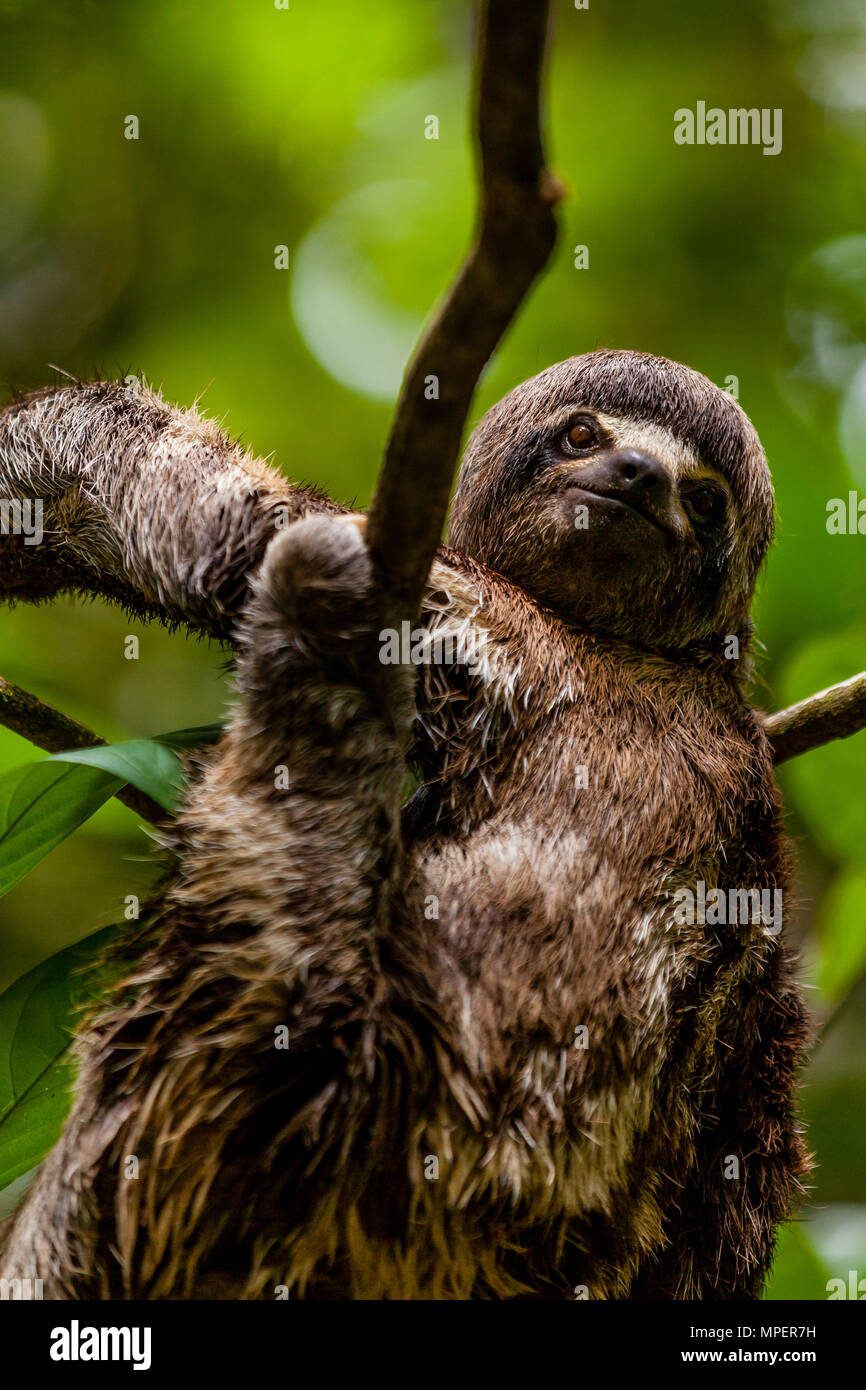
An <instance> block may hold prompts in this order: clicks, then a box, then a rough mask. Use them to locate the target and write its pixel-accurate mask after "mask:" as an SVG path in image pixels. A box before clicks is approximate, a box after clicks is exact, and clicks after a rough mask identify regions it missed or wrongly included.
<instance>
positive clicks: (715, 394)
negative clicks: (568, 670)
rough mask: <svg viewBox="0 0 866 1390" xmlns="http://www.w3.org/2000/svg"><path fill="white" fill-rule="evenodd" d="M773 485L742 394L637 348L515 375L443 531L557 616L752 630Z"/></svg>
mask: <svg viewBox="0 0 866 1390" xmlns="http://www.w3.org/2000/svg"><path fill="white" fill-rule="evenodd" d="M772 535H773V489H772V484H771V481H770V473H769V470H768V468H767V461H766V459H765V457H764V452H763V449H762V448H761V444H760V440H759V439H758V436H757V434H756V433H755V430H754V428H753V427H752V425H751V423H750V422H749V420H748V418H747V416H746V415H745V414H744V412H743V411H742V409H741V408H740V406H739V405H738V404H737V402H736V401H735V400H733V398H732V397H731V396H729V395H727V394H726V393H725V392H724V391H722V390H721V389H720V388H719V387H718V386H715V385H714V384H713V382H711V381H709V380H708V379H707V378H706V377H705V376H702V375H701V374H700V373H699V372H695V371H692V370H691V369H690V368H689V367H683V366H680V364H679V363H677V362H670V361H668V359H667V358H665V357H652V356H650V355H649V354H648V353H641V352H614V351H602V352H591V353H587V354H586V355H585V356H583V357H572V358H569V360H568V361H566V362H560V363H558V364H557V365H556V366H555V367H548V369H547V370H546V371H543V372H541V373H540V374H539V375H538V376H536V377H533V378H532V379H531V380H529V381H525V382H523V383H522V385H520V386H518V387H517V388H516V390H514V391H512V392H511V394H510V395H508V396H506V397H505V398H504V400H501V401H500V402H499V403H498V405H495V406H494V407H493V409H492V410H490V411H488V413H487V414H486V415H485V416H484V418H483V419H482V421H481V423H480V424H479V425H478V427H477V429H476V430H475V432H474V433H473V435H472V437H471V439H470V441H469V444H468V446H467V450H466V454H465V456H464V459H463V464H462V467H461V470H460V477H459V480H458V484H457V491H456V495H455V499H454V507H453V512H452V521H451V535H450V543H451V544H452V545H453V546H455V547H456V548H457V549H459V550H462V551H464V552H465V553H466V554H468V555H471V556H473V557H474V558H475V559H477V560H480V561H482V562H483V563H484V564H485V565H488V566H489V567H490V568H491V569H495V570H497V571H499V573H501V574H504V575H506V576H507V577H508V578H509V579H512V580H513V581H514V582H515V583H517V584H519V585H520V586H521V588H523V589H525V590H526V591H527V593H529V594H531V595H532V596H533V597H534V598H536V599H537V600H538V601H539V602H540V603H542V604H544V605H545V606H546V607H548V608H551V609H552V610H553V611H554V612H555V613H556V614H557V615H558V616H559V617H561V618H563V619H565V620H566V621H567V622H572V623H576V624H579V625H580V626H586V627H592V628H594V629H597V630H600V631H604V632H609V633H612V634H613V635H615V636H619V637H624V638H626V639H628V640H630V641H634V642H639V643H641V644H645V645H649V646H655V647H661V648H665V649H670V648H676V647H681V646H685V645H687V644H691V643H702V642H706V643H712V642H713V641H714V640H716V639H721V638H723V637H724V636H726V635H728V634H731V633H736V634H738V635H739V636H740V637H741V638H746V637H747V636H748V632H749V606H750V603H751V598H752V592H753V589H754V585H755V579H756V576H757V573H758V570H759V568H760V565H761V562H762V560H763V558H764V556H765V554H766V551H767V547H768V545H769V544H770V541H771V539H772Z"/></svg>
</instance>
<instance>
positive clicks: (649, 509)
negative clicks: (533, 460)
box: [564, 483, 676, 539]
mask: <svg viewBox="0 0 866 1390" xmlns="http://www.w3.org/2000/svg"><path fill="white" fill-rule="evenodd" d="M564 490H565V492H566V493H573V492H574V493H578V494H579V495H580V496H581V497H586V498H588V499H590V498H591V499H592V501H593V502H604V503H606V504H607V505H608V506H609V507H611V508H613V509H615V510H622V511H625V512H630V513H631V514H632V516H636V517H637V518H638V519H639V520H640V521H642V522H644V523H645V525H647V526H652V528H653V529H654V530H656V531H660V532H661V533H662V535H663V536H666V537H668V538H669V539H673V538H674V537H675V536H676V530H675V528H674V526H673V525H672V521H671V518H670V516H668V514H667V513H666V512H664V513H660V512H659V511H658V510H657V509H656V508H654V507H653V505H652V503H651V501H650V499H649V498H646V497H645V498H644V499H643V505H642V506H639V505H637V499H634V500H632V499H628V498H626V497H624V496H623V495H622V493H620V492H602V491H601V489H600V488H593V487H579V486H578V485H577V484H576V483H569V484H568V486H567V487H566V488H565V489H564Z"/></svg>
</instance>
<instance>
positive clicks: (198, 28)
mask: <svg viewBox="0 0 866 1390" xmlns="http://www.w3.org/2000/svg"><path fill="white" fill-rule="evenodd" d="M556 11H557V13H556V25H555V34H554V44H553V51H552V64H551V73H550V83H549V101H548V126H549V150H550V158H551V163H552V165H553V167H554V168H555V169H556V170H557V172H559V173H560V174H561V175H562V176H563V177H564V178H565V180H566V181H567V183H568V186H569V189H570V196H569V198H568V201H567V202H566V204H565V206H564V209H563V213H562V229H561V236H560V241H559V245H558V248H557V251H556V253H555V256H554V259H553V262H552V264H551V267H550V269H549V272H548V274H547V276H546V278H545V279H544V281H543V283H541V284H540V285H539V286H538V288H537V289H536V291H535V292H534V294H533V296H532V297H531V299H530V301H529V303H528V304H527V306H526V308H525V309H524V311H523V313H522V315H521V317H520V319H519V321H518V322H517V324H516V325H515V326H514V328H513V329H512V331H511V332H510V334H509V336H508V338H507V341H506V342H505V344H504V345H503V347H502V349H501V351H500V353H499V354H498V355H497V357H496V359H495V361H494V362H493V364H492V365H491V367H490V370H489V371H488V373H487V375H486V377H485V379H484V382H483V385H482V388H481V390H480V392H479V396H478V399H477V402H476V414H477V413H480V411H481V410H482V409H483V408H485V407H486V406H487V405H488V404H490V403H491V402H492V401H493V400H495V399H496V398H497V397H498V396H500V395H502V394H503V393H504V392H505V391H506V390H508V389H509V388H510V387H511V386H512V385H514V384H515V383H516V382H517V381H518V380H520V379H521V378H523V377H526V376H528V375H531V374H532V373H534V372H535V371H537V370H538V369H540V368H541V367H543V366H545V365H547V364H548V363H551V362H554V361H557V360H558V359H560V358H563V357H566V356H569V355H570V354H572V353H575V352H582V351H585V350H587V349H589V348H592V347H594V346H602V345H606V346H615V347H637V348H644V349H647V350H650V351H653V352H660V353H664V354H666V355H668V356H671V357H674V358H679V359H681V360H682V361H685V362H688V363H689V364H690V365H692V366H694V367H697V368H699V369H700V370H701V371H704V372H706V373H707V375H708V376H710V377H712V378H713V380H715V381H717V382H719V384H722V385H724V384H725V383H726V381H727V379H728V378H730V377H732V376H733V377H736V378H737V381H738V384H739V397H740V400H741V402H742V404H743V405H744V407H745V409H746V410H747V411H748V413H749V414H750V415H751V417H752V419H753V420H754V421H755V423H756V425H757V427H758V429H759V431H760V433H761V436H762V438H763V440H764V444H765V447H766V449H767V453H768V456H769V458H770V463H771V467H772V469H773V473H774V478H775V483H776V490H777V497H778V507H779V515H780V526H779V534H778V542H777V545H776V548H775V550H774V552H773V554H772V557H771V559H770V562H769V565H768V568H767V572H766V576H765V578H764V580H763V583H762V586H761V591H760V595H759V598H758V602H757V606H756V614H755V616H756V620H757V626H758V635H759V638H760V644H761V646H760V649H759V658H760V659H759V663H758V674H757V678H756V685H755V691H754V698H755V700H756V702H757V703H759V704H761V705H762V706H765V707H768V708H770V707H777V706H779V705H782V704H785V703H788V702H790V701H791V700H794V699H798V698H801V697H802V696H805V695H807V694H809V693H811V692H812V691H813V690H816V689H818V688H820V687H822V686H825V685H827V684H829V683H832V682H833V681H836V680H840V679H842V678H844V677H846V676H849V675H851V674H853V673H854V672H855V671H858V670H860V669H862V668H863V667H866V592H864V580H866V537H861V536H837V535H834V536H831V535H829V534H828V533H827V530H826V524H825V523H826V506H827V502H828V500H829V499H830V498H833V497H846V496H847V493H848V491H849V490H851V489H860V490H862V491H863V494H864V495H866V229H864V224H863V209H864V206H866V202H864V187H866V179H864V175H866V11H864V9H863V7H862V5H858V4H856V3H855V0H851V2H850V3H848V0H777V3H775V4H762V3H760V0H754V3H750V4H748V5H738V4H736V3H735V4H728V5H726V6H724V7H723V8H722V9H718V8H712V9H703V10H701V9H699V8H697V7H695V6H694V5H693V4H692V3H690V2H689V3H687V0H671V2H670V3H668V4H666V5H665V6H660V5H658V4H657V3H649V0H622V3H619V4H610V5H601V4H598V5H596V4H594V3H592V4H591V5H590V8H589V9H588V10H585V11H584V10H577V9H575V7H574V5H573V4H572V3H571V0H560V3H559V4H558V5H557V6H556ZM0 25H2V33H0V53H2V57H0V260H2V274H0V381H2V386H3V389H4V390H5V389H6V388H7V387H10V386H13V385H14V386H17V387H28V386H31V385H36V384H40V383H44V382H46V381H48V380H50V379H51V370H50V367H49V364H54V365H56V366H57V367H58V368H61V369H63V370H65V371H69V372H72V373H76V374H80V375H87V374H91V373H93V372H94V371H96V370H99V371H101V372H103V373H105V374H109V375H111V374H124V373H126V372H132V371H135V372H141V373H144V374H145V375H146V376H147V378H148V379H149V380H150V381H152V382H154V383H155V384H157V385H161V386H162V388H163V391H164V393H165V394H166V396H167V397H169V398H170V399H172V400H176V401H179V402H181V403H184V404H189V403H191V402H192V401H193V400H194V399H195V398H197V397H200V398H201V402H202V407H203V408H204V409H205V410H206V411H207V412H208V413H210V414H211V415H213V416H215V417H217V418H219V419H221V420H223V421H224V423H225V425H226V427H227V428H228V430H229V431H230V432H231V433H233V434H234V435H236V436H238V437H241V438H242V439H243V440H244V441H246V442H251V443H252V444H254V446H255V448H256V449H257V451H259V452H260V453H262V454H267V453H271V452H273V454H274V456H275V459H276V461H277V463H278V464H279V466H280V467H282V468H283V469H284V470H285V471H286V472H287V473H288V474H289V475H290V476H291V477H293V478H295V479H312V480H315V481H316V482H318V483H320V484H322V485H323V486H325V487H326V488H328V489H330V490H331V491H332V492H333V493H335V494H336V495H337V496H339V497H340V498H341V499H343V500H346V501H351V500H357V502H358V503H359V505H364V504H365V503H366V502H367V501H368V499H369V497H370V493H371V488H372V485H373V481H374V478H375V474H376V470H377V465H378V460H379V456H380V451H381V447H382V443H383V439H384V435H385V432H386V429H387V424H388V419H389V412H390V409H391V405H392V402H393V399H394V396H395V393H396V389H397V386H398V383H399V379H400V372H401V367H402V365H403V363H404V361H405V358H406V356H407V354H408V352H409V350H410V348H411V345H412V342H413V340H414V338H415V336H416V334H417V332H418V329H419V327H420V325H421V322H422V320H423V318H424V316H425V314H426V312H427V310H428V308H429V306H430V305H431V303H432V302H433V301H434V300H435V298H436V297H437V295H438V294H439V293H440V292H441V291H442V289H443V287H444V286H445V284H446V282H447V279H448V277H449V275H450V273H451V271H452V269H453V267H454V266H455V264H456V263H457V261H458V259H459V257H460V255H461V253H462V251H463V248H464V245H465V241H466V237H467V232H468V228H469V225H470V222H471V216H472V205H473V192H472V177H471V173H472V164H471V152H470V147H469V143H468V140H467V134H466V131H467V121H466V103H467V90H468V74H469V34H470V6H469V4H468V3H455V0H436V3H432V2H431V0H378V3H377V4H376V5H375V6H370V5H367V6H359V5H358V4H357V3H356V2H355V0H291V6H290V8H289V9H288V10H282V9H277V8H276V7H275V6H274V4H273V0H256V2H255V3H247V4H244V5H240V4H238V3H236V0H235V2H234V3H233V0H210V3H209V4H208V5H207V6H192V5H180V4H177V3H176V0H149V3H148V4H147V5H142V4H141V3H133V0H83V2H82V3H69V2H68V0H67V3H53V2H52V0H40V3H38V4H35V3H33V4H29V3H24V2H23V0H20V2H16V0H0ZM698 100H704V101H706V102H707V104H708V105H709V106H721V107H724V108H727V107H738V106H746V107H752V106H757V107H769V108H777V107H779V108H781V109H782V111H783V113H784V118H783V149H782V152H781V154H779V155H778V156H777V157H769V156H765V155H763V154H762V152H761V149H760V148H759V147H751V146H747V147H726V146H719V147H711V146H703V147H700V146H693V147H683V146H678V145H676V144H675V143H674V140H673V127H674V118H673V117H674V112H675V110H677V109H678V108H680V107H686V106H687V107H692V108H694V106H695V103H696V102H697V101H698ZM130 115H134V116H136V117H137V118H138V122H139V138H138V139H137V140H129V139H126V138H125V137H124V129H125V123H126V118H127V117H128V116H130ZM430 115H435V116H437V117H438V120H439V138H438V139H437V140H429V139H426V138H425V118H426V117H428V116H430ZM582 245H585V246H587V247H588V251H589V267H588V269H576V268H575V264H574V261H575V252H574V248H575V247H577V246H582ZM281 246H285V247H287V248H288V251H289V268H288V269H287V270H286V269H277V268H276V266H275V256H276V254H277V253H276V248H278V247H281ZM0 624H2V626H0V674H2V675H5V676H6V677H8V678H9V679H12V680H15V681H17V682H19V683H20V684H22V685H24V686H25V687H27V688H28V689H31V690H33V691H35V692H36V693H38V694H39V695H41V696H42V697H44V698H46V699H48V700H50V701H53V702H55V703H56V704H58V705H59V706H60V707H61V708H62V709H63V710H65V711H66V712H68V713H69V714H71V715H73V716H75V717H77V718H79V719H81V720H83V721H84V722H85V723H87V724H89V725H90V726H91V727H93V728H95V729H97V730H98V731H99V732H100V733H102V734H103V735H105V736H106V737H108V738H122V737H130V736H136V735H141V734H148V733H154V732H159V731H164V730H167V729H174V728H179V727H182V726H184V725H191V724H203V723H206V722H208V721H210V720H212V719H215V718H218V717H219V716H220V714H221V712H222V711H223V709H224V707H225V702H226V699H227V694H228V691H227V682H226V677H225V674H224V672H223V669H222V653H221V652H220V651H219V650H218V649H216V648H214V647H208V646H207V645H206V644H195V643H191V642H188V641H186V640H185V639H184V638H183V637H181V636H178V635H175V636H170V635H168V634H166V633H164V632H162V631H159V630H156V629H153V628H149V629H144V628H140V627H138V626H137V625H135V624H130V623H129V622H128V621H127V619H126V618H125V617H124V615H123V614H122V613H120V612H119V611H114V610H110V609H109V608H107V607H105V606H103V605H102V604H99V603H93V604H89V603H84V602H72V601H64V602H61V603H58V604H55V605H54V606H52V607H46V608H40V609H32V608H26V607H21V608H18V609H16V610H14V611H12V612H9V611H4V612H3V613H2V617H0ZM130 632H135V633H137V634H138V635H139V637H140V659H139V660H138V661H135V662H133V661H127V660H125V659H124V637H125V636H126V635H127V634H128V633H130ZM31 752H32V750H31V748H30V746H29V745H28V744H26V743H24V742H23V741H22V740H20V739H18V738H16V737H15V736H14V735H12V734H10V733H7V732H5V731H3V730H0V770H2V769H5V768H8V767H12V766H14V765H15V764H16V763H19V762H21V761H23V760H25V759H26V758H27V757H28V756H29V755H30V754H31ZM781 781H782V785H783V789H784V793H785V798H786V803H787V807H788V818H789V824H790V830H791V833H792V835H793V837H794V839H795V841H796V845H797V849H798V854H799V866H800V867H799V881H798V890H797V899H798V905H797V910H796V913H795V914H794V920H793V923H792V927H791V934H792V937H793V938H794V939H795V940H797V941H798V942H799V943H800V944H801V946H802V952H803V975H804V980H805V981H806V983H807V984H808V987H809V995H808V997H809V1000H810V1003H811V1005H812V1008H813V1010H814V1012H815V1015H816V1018H817V1020H818V1021H819V1022H825V1021H827V1020H829V1019H831V1018H832V1023H831V1024H830V1027H829V1032H828V1035H827V1039H826V1041H825V1042H823V1043H822V1044H821V1045H820V1046H819V1047H818V1048H817V1050H816V1053H815V1057H814V1061H813V1063H812V1065H811V1067H810V1069H809V1071H808V1073H807V1075H806V1078H805V1085H804V1089H803V1102H804V1110H805V1114H806V1117H807V1119H808V1121H809V1124H810V1133H811V1139H812V1143H813V1146H814V1148H815V1149H816V1151H817V1156H818V1168H817V1171H816V1174H815V1178H814V1185H813V1190H812V1194H811V1197H812V1201H811V1205H810V1206H809V1207H808V1209H807V1210H806V1212H805V1213H804V1215H803V1217H802V1218H801V1220H800V1221H798V1222H797V1223H796V1225H794V1226H793V1227H792V1228H791V1229H790V1231H789V1232H787V1233H786V1235H785V1236H784V1237H783V1241H782V1245H781V1250H780V1255H779V1258H778V1260H777V1264H776V1270H775V1274H774V1282H773V1285H772V1287H771V1290H770V1296H775V1297H794V1298H800V1299H812V1298H824V1297H826V1292H825V1285H826V1281H827V1279H828V1278H830V1277H831V1276H833V1277H842V1278H844V1279H846V1280H847V1277H848V1271H849V1270H850V1269H854V1270H857V1271H858V1272H859V1275H860V1277H863V1276H864V1275H866V1163H864V1154H866V984H864V980H863V978H862V976H863V972H864V970H866V797H864V791H863V788H864V784H866V734H860V735H858V736H857V737H856V738H854V739H851V740H848V741H847V742H845V743H844V744H836V745H834V746H831V747H828V748H826V749H823V750H821V751H819V752H817V753H813V754H810V755H809V756H807V757H806V758H803V759H801V760H800V761H797V762H794V763H793V764H791V765H790V766H788V767H786V768H784V769H783V770H782V774H781ZM150 849H151V846H150V841H149V840H148V838H147V836H146V835H145V834H144V833H143V832H142V830H141V829H140V828H139V826H138V823H137V822H136V820H135V818H134V817H133V816H132V815H130V813H129V812H127V811H126V810H124V809H123V808H122V807H121V806H119V805H118V804H117V803H111V804H110V805H109V806H107V807H106V808H104V809H103V811H101V812H100V813H99V814H98V815H97V816H96V817H95V818H94V819H93V820H92V821H91V822H89V823H88V825H87V826H86V827H85V828H84V829H82V830H81V831H80V832H79V833H77V834H76V835H75V836H73V837H72V838H71V839H70V840H68V841H66V843H65V844H64V845H62V846H61V847H60V848H59V849H57V850H56V851H55V852H54V853H53V854H52V855H51V856H50V857H49V858H48V859H47V860H45V861H44V862H43V863H42V864H41V865H39V867H38V868H37V869H36V870H35V871H34V872H33V873H32V874H31V875H30V876H29V877H28V878H27V879H26V880H25V881H24V882H23V883H21V884H20V885H19V886H18V887H17V888H16V889H15V890H13V892H12V893H11V894H9V896H7V897H6V898H5V899H3V900H2V901H0V986H2V985H4V984H6V983H8V982H9V981H10V980H11V979H13V978H15V977H16V976H17V975H18V974H20V973H21V972H22V971H23V970H25V969H27V968H29V967H30V966H32V965H33V964H35V963H36V962H37V961H39V960H41V959H42V958H43V957H44V956H46V955H48V954H49V953H51V952H52V951H54V950H56V949H58V948H59V947H60V946H63V945H65V944H67V943H69V942H70V941H73V940H76V939H78V938H79V937H81V936H84V935H85V934H87V933H88V932H90V931H92V930H93V929H94V928H95V927H97V926H100V925H102V924H105V923H108V922H111V921H117V920H119V919H120V918H121V917H122V915H123V900H124V898H125V897H126V895H127V894H130V893H136V894H141V895H143V894H145V893H146V891H147V887H148V884H149V883H150V882H151V881H152V877H153V866H152V862H151V859H150Z"/></svg>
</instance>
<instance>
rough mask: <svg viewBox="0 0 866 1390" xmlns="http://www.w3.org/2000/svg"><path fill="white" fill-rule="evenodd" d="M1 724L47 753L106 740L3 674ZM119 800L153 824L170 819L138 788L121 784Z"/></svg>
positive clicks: (61, 751) (59, 751)
mask: <svg viewBox="0 0 866 1390" xmlns="http://www.w3.org/2000/svg"><path fill="white" fill-rule="evenodd" d="M0 724H3V725H5V727H6V728H7V729H11V730H12V732H13V733H16V734H20V735H21V737H22V738H26V739H28V740H29V742H30V743H35V745H36V747H37V748H42V749H43V750H44V751H45V752H46V753H66V752H70V751H72V750H73V749H75V748H100V747H102V746H103V745H104V743H105V739H104V738H99V737H98V736H97V735H96V734H94V733H92V732H91V730H90V729H88V728H87V727H86V726H85V725H84V724H79V723H78V720H77V719H70V718H69V716H68V715H66V714H61V713H60V710H59V709H55V708H54V706H53V705H47V704H45V702H44V701H43V700H39V699H37V697H36V696H35V695H30V694H29V693H28V692H27V691H26V690H22V689H21V687H20V686H19V685H13V684H12V682H11V681H7V680H4V679H3V677H2V676H0ZM115 796H116V797H117V799H118V801H122V802H123V804H124V806H128V807H129V809H130V811H134V812H135V814H136V815H137V816H141V817H142V818H143V819H144V820H147V821H150V823H151V824H152V825H157V824H161V823H163V822H164V821H167V820H168V819H169V814H168V812H167V811H166V810H165V809H164V808H163V807H162V806H160V805H158V804H157V802H155V801H153V800H151V798H150V797H149V796H147V795H146V794H145V793H144V792H141V791H139V790H138V788H137V787H120V788H119V790H118V791H116V792H115Z"/></svg>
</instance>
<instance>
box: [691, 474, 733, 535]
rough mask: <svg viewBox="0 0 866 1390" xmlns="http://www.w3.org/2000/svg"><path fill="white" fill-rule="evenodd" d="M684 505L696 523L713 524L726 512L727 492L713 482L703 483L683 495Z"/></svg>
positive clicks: (700, 524) (699, 524)
mask: <svg viewBox="0 0 866 1390" xmlns="http://www.w3.org/2000/svg"><path fill="white" fill-rule="evenodd" d="M683 506H684V507H685V509H686V511H687V512H688V514H689V516H690V517H691V519H692V521H694V522H695V523H696V525H698V526H712V525H715V523H716V522H719V521H721V519H722V517H723V516H724V514H725V494H724V493H723V492H722V489H721V488H718V487H714V486H713V485H712V484H711V483H702V484H701V485H700V487H695V488H692V489H691V490H690V491H689V492H688V493H687V494H686V496H685V497H683Z"/></svg>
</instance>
